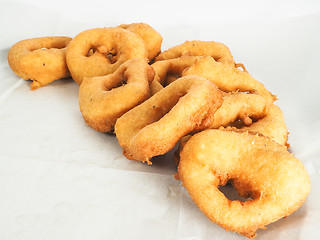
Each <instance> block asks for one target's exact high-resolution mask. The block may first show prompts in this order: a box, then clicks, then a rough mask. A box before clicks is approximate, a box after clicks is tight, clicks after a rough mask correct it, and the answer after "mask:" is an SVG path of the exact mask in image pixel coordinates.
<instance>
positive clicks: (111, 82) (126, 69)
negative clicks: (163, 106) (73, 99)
mask: <svg viewBox="0 0 320 240" xmlns="http://www.w3.org/2000/svg"><path fill="white" fill-rule="evenodd" d="M153 78H154V71H153V68H152V67H151V66H150V65H149V64H148V61H147V59H142V58H140V59H130V60H128V61H126V62H125V63H123V64H122V65H120V67H119V68H118V69H117V70H116V71H115V72H114V73H112V74H108V75H106V76H100V77H91V78H89V77H88V78H84V80H83V82H82V84H81V86H80V90H79V105H80V110H81V113H82V115H83V118H84V120H85V122H86V123H87V124H88V125H89V126H91V127H92V128H93V129H95V130H97V131H100V132H109V131H111V130H113V127H114V125H115V123H116V120H117V119H118V118H119V117H120V116H122V115H123V114H124V113H125V112H127V111H129V110H130V109H132V108H133V107H135V106H137V105H139V104H140V103H142V102H143V101H144V100H146V99H147V98H149V96H150V93H149V82H151V81H152V80H153Z"/></svg>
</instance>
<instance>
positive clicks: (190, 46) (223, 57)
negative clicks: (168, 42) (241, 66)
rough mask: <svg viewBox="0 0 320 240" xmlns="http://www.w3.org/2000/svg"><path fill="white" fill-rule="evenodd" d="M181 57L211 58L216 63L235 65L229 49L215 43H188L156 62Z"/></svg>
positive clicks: (171, 49)
mask: <svg viewBox="0 0 320 240" xmlns="http://www.w3.org/2000/svg"><path fill="white" fill-rule="evenodd" d="M181 56H210V57H213V58H214V59H215V60H216V61H218V62H221V63H225V64H227V65H229V66H232V67H234V66H235V63H234V60H233V56H232V54H231V52H230V50H229V48H228V47H227V46H226V45H225V44H223V43H219V42H214V41H186V42H184V43H182V44H180V45H177V46H175V47H172V48H170V49H168V50H166V51H164V52H162V53H160V54H159V55H158V57H156V61H159V60H166V59H172V58H178V57H181Z"/></svg>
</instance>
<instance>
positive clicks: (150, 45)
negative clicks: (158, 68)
mask: <svg viewBox="0 0 320 240" xmlns="http://www.w3.org/2000/svg"><path fill="white" fill-rule="evenodd" d="M118 27H121V28H124V29H126V30H128V31H130V32H133V33H135V34H138V35H139V36H140V37H141V38H142V39H143V41H144V43H145V46H146V50H147V53H148V56H147V58H148V59H149V60H150V61H151V60H153V59H154V58H155V57H156V56H157V55H158V54H159V52H161V44H162V40H163V38H162V36H161V35H160V33H158V32H157V31H156V30H155V29H153V28H152V27H151V26H150V25H148V24H146V23H132V24H122V25H120V26H118Z"/></svg>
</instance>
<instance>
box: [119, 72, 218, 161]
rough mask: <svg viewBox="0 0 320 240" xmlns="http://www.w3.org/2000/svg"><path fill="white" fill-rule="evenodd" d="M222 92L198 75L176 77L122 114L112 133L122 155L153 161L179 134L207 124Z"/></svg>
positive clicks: (166, 149)
mask: <svg viewBox="0 0 320 240" xmlns="http://www.w3.org/2000/svg"><path fill="white" fill-rule="evenodd" d="M221 104H222V96H221V93H220V91H219V90H218V88H217V87H216V85H215V84H213V83H211V82H209V81H207V80H206V79H203V78H201V77H197V76H186V77H182V78H180V79H178V80H177V81H175V82H173V83H172V84H170V85H168V86H167V87H165V88H163V89H162V90H161V91H159V92H157V93H156V94H155V95H153V96H152V97H151V98H149V99H148V100H146V101H145V102H143V103H142V104H140V105H139V106H137V107H135V108H133V109H131V110H130V111H128V112H127V113H125V114H124V115H122V116H121V117H120V118H119V119H118V120H117V122H116V125H115V133H116V137H117V139H118V141H119V144H120V146H121V147H122V148H123V152H124V155H125V156H126V157H127V158H128V159H131V160H137V161H142V162H147V163H148V164H152V162H151V161H150V159H151V158H152V157H154V156H157V155H162V154H165V153H166V152H168V151H170V150H171V149H172V148H173V147H174V146H175V145H176V143H177V142H178V141H179V139H180V138H181V137H183V136H184V135H186V134H188V133H189V132H192V131H199V130H202V129H205V128H207V127H208V126H210V124H211V122H212V119H211V118H212V116H213V113H214V112H215V111H216V110H217V109H218V108H219V107H220V106H221Z"/></svg>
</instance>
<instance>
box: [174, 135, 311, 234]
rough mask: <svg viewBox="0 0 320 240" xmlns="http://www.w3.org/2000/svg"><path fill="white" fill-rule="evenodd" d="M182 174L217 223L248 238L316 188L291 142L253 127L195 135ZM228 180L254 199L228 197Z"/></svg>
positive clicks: (182, 160) (182, 158)
mask: <svg viewBox="0 0 320 240" xmlns="http://www.w3.org/2000/svg"><path fill="white" fill-rule="evenodd" d="M178 174H179V178H180V180H181V181H182V184H183V185H184V187H185V188H186V190H187V191H188V193H189V194H190V196H191V198H192V200H193V201H194V202H195V204H196V205H197V206H198V207H199V208H200V210H201V211H202V212H203V213H204V214H205V215H206V216H207V217H208V218H209V219H210V220H211V221H212V222H215V223H217V224H218V225H220V226H222V227H223V228H225V229H226V230H227V231H233V232H238V233H240V234H242V235H244V236H246V237H248V238H254V237H255V236H256V231H257V230H258V229H260V228H265V225H268V224H270V223H272V222H275V221H277V220H279V219H281V218H284V217H286V216H288V215H290V214H291V213H293V212H294V211H296V210H297V209H298V208H299V207H300V206H301V205H302V204H303V202H304V201H305V199H306V197H307V195H308V193H309V192H310V188H311V187H310V179H309V176H308V173H307V171H306V169H305V168H304V166H303V164H302V163H301V162H300V161H299V160H298V159H296V158H295V157H294V156H293V155H292V154H291V153H289V152H288V151H287V149H286V147H284V146H282V145H280V144H278V143H276V142H274V141H272V140H271V139H269V138H267V137H264V136H258V135H253V134H250V133H248V132H243V133H238V132H233V131H220V130H215V129H209V130H205V131H203V132H200V133H198V134H195V135H194V136H192V137H191V138H190V139H189V141H187V143H186V144H185V146H184V147H183V149H182V151H181V154H180V163H179V166H178ZM227 182H231V184H232V185H233V186H234V188H235V189H236V191H237V192H238V193H239V195H240V196H242V197H245V198H248V197H250V198H251V199H252V200H250V199H248V200H247V201H239V200H234V201H231V200H229V199H228V198H227V197H226V196H225V195H224V194H223V193H222V192H221V191H220V190H219V186H223V185H225V184H226V183H227Z"/></svg>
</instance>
